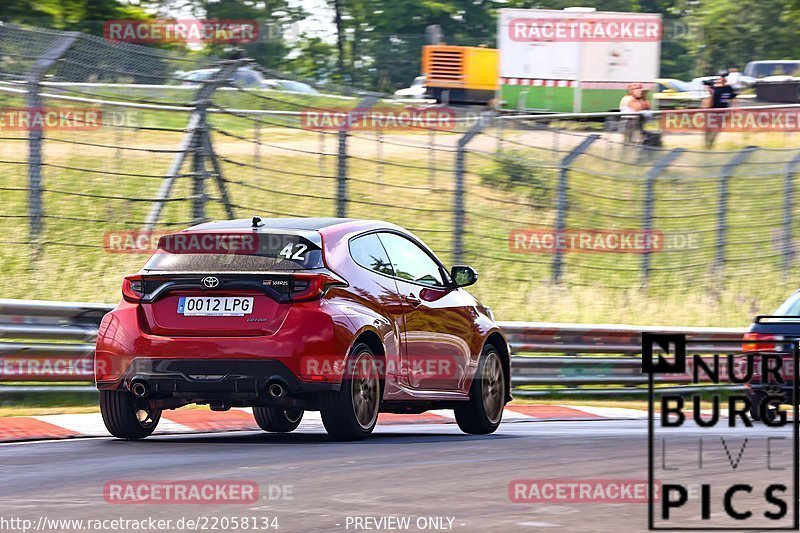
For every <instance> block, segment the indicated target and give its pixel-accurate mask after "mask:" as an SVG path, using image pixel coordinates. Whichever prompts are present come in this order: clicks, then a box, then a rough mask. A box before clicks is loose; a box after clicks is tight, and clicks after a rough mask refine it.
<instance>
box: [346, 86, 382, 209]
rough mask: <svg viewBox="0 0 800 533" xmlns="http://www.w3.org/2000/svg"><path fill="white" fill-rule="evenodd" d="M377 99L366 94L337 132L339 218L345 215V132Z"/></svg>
mask: <svg viewBox="0 0 800 533" xmlns="http://www.w3.org/2000/svg"><path fill="white" fill-rule="evenodd" d="M377 101H378V99H377V98H375V97H374V96H368V97H366V98H364V99H363V100H361V101H360V102H359V103H358V105H357V106H356V107H355V109H353V110H352V111H350V113H348V114H347V120H345V122H344V124H343V125H342V127H341V128H339V131H338V132H337V137H338V140H339V150H338V161H337V163H338V164H337V172H336V216H337V217H339V218H344V217H346V216H347V203H348V197H347V172H348V169H347V134H348V132H349V131H350V123H351V122H352V121H353V120H357V117H358V115H359V114H360V113H363V112H365V111H369V109H370V108H372V106H374V105H375V103H376V102H377Z"/></svg>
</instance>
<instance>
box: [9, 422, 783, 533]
mask: <svg viewBox="0 0 800 533" xmlns="http://www.w3.org/2000/svg"><path fill="white" fill-rule="evenodd" d="M790 427H791V426H790ZM790 427H788V428H782V429H780V430H769V432H768V430H766V429H765V428H763V427H757V428H752V429H750V430H749V433H748V434H747V436H749V437H750V438H751V446H750V448H748V449H747V450H745V451H744V453H743V454H741V457H742V460H741V462H740V464H739V465H738V469H734V468H731V467H726V468H722V469H720V470H719V472H720V473H717V474H714V475H711V476H710V478H711V479H713V483H714V486H715V487H716V486H722V485H725V484H730V483H734V482H737V481H739V482H741V481H742V480H753V479H755V478H756V477H757V476H759V475H761V476H762V477H763V468H762V466H763V465H760V464H759V460H760V459H759V455H763V453H762V451H759V450H758V446H756V445H755V444H753V443H755V442H757V441H759V439H761V438H762V437H763V438H766V436H768V435H776V434H777V435H781V436H784V437H787V438H789V439H791V437H792V432H791V430H790ZM298 431H299V433H293V434H289V435H274V434H267V433H258V432H250V431H248V432H236V433H223V434H195V435H171V436H167V435H163V436H155V437H151V438H149V439H147V440H144V441H140V442H126V441H120V440H116V439H113V438H84V439H71V440H62V441H42V442H29V443H9V444H3V445H0V465H1V466H0V472H2V483H0V517H2V518H5V519H10V518H20V519H29V520H31V521H32V524H33V528H34V530H35V528H36V527H38V524H39V521H40V520H41V519H42V517H44V522H43V523H44V524H47V523H48V521H49V520H52V519H84V520H86V519H93V520H97V519H115V518H125V519H137V520H141V519H145V518H148V517H152V518H153V519H156V520H157V519H172V520H173V525H171V526H170V527H168V528H165V529H158V528H156V529H150V531H159V530H162V531H186V530H189V529H188V528H183V529H180V528H179V527H178V526H176V525H174V523H175V522H174V521H176V520H178V519H180V518H181V517H185V518H197V517H203V516H204V517H217V519H219V520H221V519H223V518H224V517H227V518H232V517H244V516H247V517H269V518H270V519H271V518H272V517H277V519H278V524H279V526H280V528H279V529H278V531H283V532H286V531H397V530H401V531H402V530H405V531H421V530H422V531H432V530H437V529H436V528H435V527H432V526H430V523H429V524H428V527H427V528H425V527H418V525H419V526H425V525H426V523H425V522H424V520H423V521H422V522H419V523H418V522H417V520H418V519H420V517H423V519H424V518H426V517H444V520H443V524H444V529H438V530H452V531H536V530H543V531H554V530H565V531H646V530H647V521H646V520H647V505H646V504H643V503H623V504H620V503H616V504H609V503H574V502H570V503H536V504H532V503H513V502H512V501H511V500H510V497H509V484H510V482H511V481H512V480H515V479H520V478H527V479H538V480H544V479H595V480H596V479H634V480H646V479H647V421H646V420H597V421H573V422H557V421H555V422H514V423H503V424H502V425H501V427H500V429H499V430H498V431H497V433H495V434H494V435H491V436H468V435H464V434H462V433H461V432H460V431H459V430H458V427H457V426H455V425H454V424H427V425H400V426H398V425H395V426H388V427H383V428H381V427H380V426H379V427H378V428H377V430H376V433H375V434H374V435H373V437H372V438H371V439H369V440H366V441H363V442H353V443H337V442H332V441H330V440H329V439H328V437H327V436H326V435H325V433H324V431H323V430H322V429H321V428H311V429H304V428H303V427H302V426H301V428H300V429H299V430H298ZM736 431H737V430H728V429H727V428H725V429H719V430H718V429H714V430H713V432H712V433H709V431H706V430H688V431H685V432H683V433H681V436H680V437H676V438H674V439H672V440H671V442H670V449H671V450H672V451H671V452H670V454H671V455H670V456H669V457H670V461H672V460H673V459H674V460H676V462H675V464H676V465H677V463H678V462H681V461H684V459H685V464H681V465H680V468H684V466H685V467H686V468H687V472H691V471H692V468H693V467H694V468H696V466H697V465H696V464H694V463H695V462H696V457H695V456H694V455H693V454H696V451H694V452H693V450H695V449H696V448H697V444H696V441H697V437H698V436H701V435H702V436H703V437H704V439H705V441H706V446H705V449H706V451H705V452H704V465H706V467H708V466H713V464H714V461H715V460H720V461H723V459H724V458H725V452H724V451H722V450H721V448H720V447H719V446H718V445H717V446H715V445H713V444H714V441H717V442H719V437H720V436H726V435H727V438H728V440H729V442H728V444H729V445H730V450H729V452H728V454H729V456H732V457H733V459H734V460H735V459H736V456H737V455H739V454H740V450H741V448H740V445H741V442H742V440H743V439H742V435H743V434H742V433H737V432H736ZM775 431H778V433H775ZM737 439H738V440H737ZM762 448H763V447H762ZM676 451H677V453H676ZM751 452H752V455H751ZM677 458H680V460H678V459H677ZM762 459H763V458H762ZM723 462H724V461H723ZM745 463H747V464H745ZM717 466H719V464H718V465H717ZM687 475H691V474H687ZM784 477H785V474H784ZM142 479H146V480H157V481H174V480H209V479H216V480H226V479H239V480H251V481H254V482H256V483H257V484H258V486H259V490H260V491H261V492H262V493H264V494H262V495H261V496H260V500H261V501H259V502H257V503H247V504H241V503H239V504H201V505H198V504H186V503H182V504H165V503H161V504H152V503H144V504H142V503H133V504H131V503H125V504H120V503H109V502H107V501H106V499H105V498H104V495H103V489H104V485H105V484H106V482H109V481H116V480H142ZM270 486H273V487H278V486H280V487H283V486H289V487H290V488H291V494H290V495H287V496H288V497H286V498H273V499H270V498H269V495H268V494H266V493H267V492H269V487H270ZM273 496H274V494H273ZM289 498H291V499H289ZM755 504H756V505H760V506H761V507H759V509H764V508H766V507H765V504H764V502H763V500H756V501H755ZM719 510H720V506H719V505H717V504H716V503H715V506H714V508H713V511H714V514H713V515H712V517H715V518H716V517H719V516H720V515H719ZM389 516H393V517H410V524H411V526H410V527H409V528H408V529H397V528H394V527H391V525H389V527H386V526H387V523H386V522H384V523H383V525H384V527H380V526H379V525H378V524H377V523H376V522H361V527H357V523H356V522H355V520H356V517H361V518H364V517H372V518H373V519H375V520H378V519H380V518H382V517H389ZM448 519H452V523H451V525H449V523H448ZM687 520H688V522H687V521H684V522H682V524H681V525H684V526H687V525H688V526H690V527H691V526H703V525H709V524H708V523H702V522H701V521H699V520H698V519H697V518H696V517H694V518H687ZM184 525H185V522H184ZM210 525H211V524H206V529H205V530H207V531H245V530H246V531H255V530H256V529H252V527H250V528H247V529H242V528H238V529H236V528H233V527H232V526H231V524H230V523H228V525H227V526H228V527H227V528H223V527H222V525H223V524H222V523H221V522H219V523H218V524H217V528H216V529H212V528H211V527H210ZM12 526H13V524H9V523H8V522H6V523H5V527H0V529H2V530H3V531H21V530H22V529H19V528H14V527H12ZM17 526H19V523H18V524H17ZM51 526H52V522H51ZM368 526H369V527H368ZM448 526H449V529H448ZM197 529H198V530H203V528H202V527H198V528H197ZM42 530H45V531H55V530H56V529H55V528H53V527H51V528H49V529H48V528H45V529H39V531H42ZM64 530H69V531H77V529H74V528H73V529H64ZM84 530H86V529H84ZM89 530H92V529H89ZM105 530H116V531H123V530H124V529H113V528H111V527H108V528H107V529H105ZM129 530H131V529H129ZM191 530H192V531H194V530H195V529H191ZM258 530H259V531H265V529H258Z"/></svg>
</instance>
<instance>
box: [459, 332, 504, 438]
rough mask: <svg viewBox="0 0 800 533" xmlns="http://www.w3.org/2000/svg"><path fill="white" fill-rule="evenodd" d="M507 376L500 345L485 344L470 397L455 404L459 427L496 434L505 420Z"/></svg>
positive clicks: (476, 432) (480, 433)
mask: <svg viewBox="0 0 800 533" xmlns="http://www.w3.org/2000/svg"><path fill="white" fill-rule="evenodd" d="M505 399H506V376H505V372H503V361H502V359H501V358H500V353H499V352H498V351H497V348H495V347H494V346H492V345H491V344H487V345H486V346H484V347H483V352H482V353H481V359H480V361H479V362H478V370H477V371H476V373H475V378H474V379H473V380H472V386H471V387H470V390H469V400H468V401H466V402H464V403H463V405H460V406H458V407H456V409H455V415H456V422H457V423H458V427H459V428H461V431H463V432H464V433H469V434H470V435H488V434H489V433H494V432H495V430H496V429H497V427H498V426H499V425H500V421H501V420H502V419H503V408H504V407H505V402H506V400H505Z"/></svg>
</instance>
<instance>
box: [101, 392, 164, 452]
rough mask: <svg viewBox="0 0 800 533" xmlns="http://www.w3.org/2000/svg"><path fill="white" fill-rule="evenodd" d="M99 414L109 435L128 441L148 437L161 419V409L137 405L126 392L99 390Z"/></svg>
mask: <svg viewBox="0 0 800 533" xmlns="http://www.w3.org/2000/svg"><path fill="white" fill-rule="evenodd" d="M100 414H101V415H102V416H103V423H104V424H105V425H106V429H108V432H109V433H111V434H112V435H114V436H115V437H118V438H120V439H128V440H134V439H143V438H145V437H148V436H150V435H151V434H152V433H153V431H155V429H156V426H157V425H158V421H159V420H160V419H161V409H152V408H150V407H147V406H145V405H143V404H140V403H137V401H136V400H135V399H134V397H133V394H131V393H130V392H128V391H115V390H101V391H100Z"/></svg>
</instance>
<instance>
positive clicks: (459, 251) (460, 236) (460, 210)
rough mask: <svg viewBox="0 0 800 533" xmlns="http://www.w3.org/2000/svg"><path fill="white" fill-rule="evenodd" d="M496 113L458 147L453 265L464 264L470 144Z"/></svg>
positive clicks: (484, 118) (482, 119)
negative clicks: (465, 173) (465, 177)
mask: <svg viewBox="0 0 800 533" xmlns="http://www.w3.org/2000/svg"><path fill="white" fill-rule="evenodd" d="M494 119H495V113H494V112H493V111H489V112H487V113H485V114H484V115H481V117H480V118H479V119H478V120H477V121H476V122H475V124H473V125H472V126H471V127H470V128H469V129H468V130H467V132H466V133H465V134H464V135H462V136H461V138H460V139H459V140H458V143H457V145H456V190H455V193H454V194H453V215H454V221H453V263H454V264H456V265H459V264H462V262H463V260H464V213H465V210H464V192H465V191H464V189H465V180H464V168H465V167H464V163H465V156H466V152H467V145H468V144H469V142H470V141H471V140H472V139H473V138H474V137H475V136H476V135H478V134H479V133H480V132H482V131H483V130H484V128H486V126H488V125H490V124H492V123H493V122H494Z"/></svg>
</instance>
